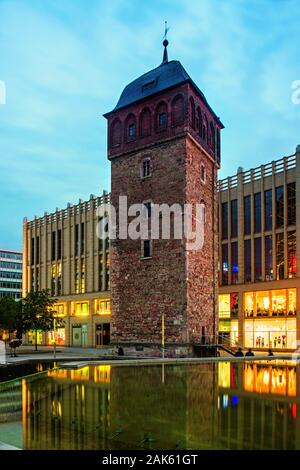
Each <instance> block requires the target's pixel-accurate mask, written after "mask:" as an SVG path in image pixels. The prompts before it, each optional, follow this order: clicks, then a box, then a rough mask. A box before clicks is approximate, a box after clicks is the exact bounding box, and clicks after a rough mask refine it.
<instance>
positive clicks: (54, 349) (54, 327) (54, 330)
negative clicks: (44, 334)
mask: <svg viewBox="0 0 300 470" xmlns="http://www.w3.org/2000/svg"><path fill="white" fill-rule="evenodd" d="M53 333H54V345H53V346H54V348H53V355H54V359H56V318H54V320H53Z"/></svg>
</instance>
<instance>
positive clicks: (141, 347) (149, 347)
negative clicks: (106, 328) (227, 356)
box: [110, 342, 216, 358]
mask: <svg viewBox="0 0 300 470" xmlns="http://www.w3.org/2000/svg"><path fill="white" fill-rule="evenodd" d="M110 346H111V347H112V348H113V349H114V351H116V352H118V351H119V348H121V351H122V352H123V354H124V356H132V357H149V358H150V357H153V358H162V357H163V356H164V357H165V358H181V357H182V358H185V357H212V356H215V355H216V350H215V347H209V346H201V345H195V344H190V343H166V344H165V346H164V354H163V349H162V345H161V344H159V343H129V342H111V343H110Z"/></svg>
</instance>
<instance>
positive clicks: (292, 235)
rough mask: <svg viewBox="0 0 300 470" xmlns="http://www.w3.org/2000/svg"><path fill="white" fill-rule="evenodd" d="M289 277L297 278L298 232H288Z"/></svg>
mask: <svg viewBox="0 0 300 470" xmlns="http://www.w3.org/2000/svg"><path fill="white" fill-rule="evenodd" d="M287 243H288V277H289V278H291V277H296V274H297V261H296V230H293V231H292V232H288V234H287Z"/></svg>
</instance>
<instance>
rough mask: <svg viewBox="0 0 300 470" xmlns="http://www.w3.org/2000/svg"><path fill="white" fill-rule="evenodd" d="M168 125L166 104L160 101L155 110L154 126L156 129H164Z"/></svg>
mask: <svg viewBox="0 0 300 470" xmlns="http://www.w3.org/2000/svg"><path fill="white" fill-rule="evenodd" d="M167 126H168V106H167V103H165V102H164V101H161V102H160V103H158V105H157V107H156V111H155V128H156V130H157V131H161V130H163V129H166V128H167Z"/></svg>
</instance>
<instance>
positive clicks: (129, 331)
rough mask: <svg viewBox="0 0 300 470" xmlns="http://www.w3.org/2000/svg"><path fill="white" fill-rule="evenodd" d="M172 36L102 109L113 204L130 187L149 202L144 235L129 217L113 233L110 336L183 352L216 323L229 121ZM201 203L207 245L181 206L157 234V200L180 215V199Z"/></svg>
mask: <svg viewBox="0 0 300 470" xmlns="http://www.w3.org/2000/svg"><path fill="white" fill-rule="evenodd" d="M167 45H168V41H164V47H165V49H164V54H163V62H162V63H161V65H160V66H159V67H157V68H155V69H153V70H151V71H150V72H147V73H146V74H144V75H142V76H141V77H139V78H137V79H136V80H134V81H133V82H132V83H130V84H129V85H127V86H126V87H125V89H124V90H123V92H122V94H121V97H120V99H119V101H118V103H117V106H116V107H115V108H114V109H113V111H111V112H109V113H107V114H105V117H106V118H107V121H108V159H109V161H110V162H111V202H112V205H113V206H114V207H115V208H116V212H117V214H119V213H120V211H121V208H120V197H122V196H126V198H127V206H128V207H131V206H133V205H134V204H144V205H145V207H146V209H147V210H146V214H145V217H146V218H148V224H147V236H146V237H145V239H143V240H141V238H138V239H133V238H132V237H129V236H126V235H125V236H123V233H122V235H121V231H122V232H123V231H124V230H125V232H126V233H128V226H129V223H130V221H131V220H132V219H129V220H128V218H127V220H126V219H125V221H122V224H120V225H119V227H118V230H119V232H118V236H117V237H116V239H114V240H111V267H112V269H111V300H112V317H111V319H112V329H111V331H112V334H111V339H112V342H113V343H114V344H116V345H119V346H120V345H121V346H122V347H124V348H127V347H128V348H138V350H141V348H145V350H146V348H149V347H151V348H152V350H153V352H154V350H155V348H156V351H157V352H158V353H159V349H158V347H160V346H161V343H162V334H163V335H164V339H165V347H166V350H167V351H168V350H170V351H171V350H172V352H174V350H175V351H176V353H179V354H186V353H187V352H188V351H189V348H190V347H191V345H192V344H193V343H194V342H199V341H200V339H201V337H205V336H207V335H213V334H214V333H215V330H216V326H217V325H216V323H215V318H216V305H215V303H216V293H217V291H216V281H217V224H216V223H215V220H216V219H217V188H216V181H217V170H218V169H219V167H220V131H221V129H222V128H223V124H222V123H221V121H220V119H219V118H218V117H217V116H216V114H215V113H214V111H213V110H212V109H211V107H210V106H209V104H208V102H207V101H206V99H205V97H204V95H203V93H202V92H201V91H200V90H199V88H198V87H197V85H196V84H195V83H194V82H193V80H192V79H191V78H190V76H189V75H188V74H187V72H186V71H185V69H184V68H183V66H182V65H181V63H180V62H178V61H168V55H167ZM197 203H198V204H199V205H200V204H201V205H202V207H203V212H202V214H201V215H199V217H202V219H203V223H204V244H203V247H202V248H201V249H193V248H190V247H189V243H190V240H188V237H186V236H183V237H181V238H180V237H178V238H176V237H175V236H174V221H175V215H174V218H173V220H172V223H171V230H170V237H169V238H164V237H162V236H161V233H160V234H159V235H158V236H157V237H156V238H155V239H154V237H153V236H152V227H151V223H152V221H151V210H152V209H151V208H152V205H153V204H154V205H155V204H156V205H163V204H164V205H166V206H167V207H168V208H171V207H174V206H173V205H179V206H180V208H181V212H180V218H181V224H182V215H183V213H184V210H185V208H184V206H185V205H190V207H193V208H195V206H196V204H197ZM126 216H127V214H126ZM193 216H194V215H193ZM194 217H195V216H194ZM170 218H171V217H170ZM194 222H195V221H194ZM161 227H162V223H160V228H161ZM163 322H164V327H162V323H163ZM162 329H163V333H162Z"/></svg>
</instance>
